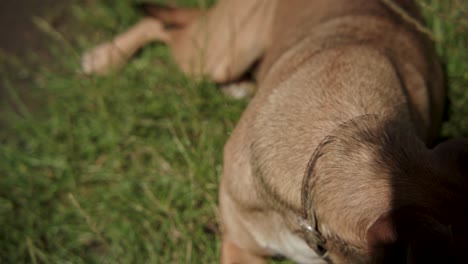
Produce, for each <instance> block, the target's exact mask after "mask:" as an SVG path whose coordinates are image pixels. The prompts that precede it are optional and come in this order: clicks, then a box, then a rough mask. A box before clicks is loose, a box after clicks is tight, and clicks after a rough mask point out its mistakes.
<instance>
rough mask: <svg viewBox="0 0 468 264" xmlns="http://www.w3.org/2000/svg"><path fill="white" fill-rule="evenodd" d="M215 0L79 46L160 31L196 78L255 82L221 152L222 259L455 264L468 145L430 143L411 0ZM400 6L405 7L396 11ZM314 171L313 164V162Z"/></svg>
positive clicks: (157, 36) (435, 77)
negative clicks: (249, 77) (253, 70)
mask: <svg viewBox="0 0 468 264" xmlns="http://www.w3.org/2000/svg"><path fill="white" fill-rule="evenodd" d="M393 3H394V4H395V5H397V6H399V8H401V10H403V11H404V14H406V15H409V16H411V17H412V18H411V20H408V18H407V17H406V18H404V17H405V16H404V15H402V14H401V12H400V13H399V12H396V11H395V9H392V8H389V6H388V5H386V4H384V3H383V2H382V1H379V0H352V1H349V0H314V1H311V0H287V1H286V0H220V2H219V3H218V4H217V5H216V6H215V7H213V8H212V9H209V10H208V11H206V12H205V11H201V10H194V9H176V8H164V7H147V10H148V12H149V13H150V14H151V15H152V17H147V18H145V19H143V21H142V22H140V23H139V24H137V25H136V26H135V27H133V28H132V29H130V30H129V31H127V32H126V33H124V34H122V35H120V36H118V37H117V38H116V39H115V40H114V41H113V42H110V43H107V44H102V45H100V46H98V47H97V48H96V49H94V50H92V51H91V52H89V53H86V54H85V56H84V58H83V68H84V70H85V71H86V72H89V73H105V72H107V71H108V70H109V69H111V68H112V67H115V66H116V65H121V64H123V62H124V61H125V60H126V59H127V58H128V57H130V56H131V55H132V54H133V53H134V52H135V51H136V50H137V49H138V48H140V47H141V46H143V45H144V44H146V43H148V42H150V41H155V40H159V41H164V42H165V43H167V44H169V45H170V47H171V49H172V52H173V55H174V58H175V60H176V62H177V63H178V64H179V65H180V67H181V69H182V70H183V71H184V72H186V73H187V74H190V75H193V76H200V75H207V76H208V77H209V78H211V79H212V80H214V81H215V82H219V83H225V82H230V81H234V80H236V79H238V78H239V77H241V76H242V74H244V73H245V71H247V70H248V69H249V67H251V65H252V64H253V63H254V62H255V61H259V60H260V63H259V70H258V75H257V82H258V86H259V88H258V91H257V93H256V95H255V97H254V98H253V99H252V101H251V102H250V104H249V106H248V108H247V109H246V110H245V112H244V114H243V116H242V118H241V120H240V121H239V123H238V125H237V127H236V129H235V130H234V132H233V133H232V135H231V137H230V139H229V141H228V142H227V144H226V146H225V151H224V173H223V177H222V179H221V187H220V197H219V199H220V209H221V215H222V233H223V246H222V257H221V258H222V262H223V263H265V259H266V257H268V256H273V255H283V256H286V257H288V258H291V259H293V260H294V261H296V262H299V263H323V262H325V261H332V262H335V263H451V262H452V263H453V262H462V260H464V259H465V258H464V254H465V253H464V252H467V249H468V242H465V240H466V239H465V237H464V236H465V235H467V234H468V232H467V230H466V229H467V228H466V227H465V226H466V221H467V220H468V210H467V209H468V201H467V197H468V196H467V195H465V192H466V191H467V190H468V181H467V179H468V178H467V174H468V166H467V165H466V164H467V163H466V162H464V161H467V160H468V142H467V141H463V140H455V141H449V142H446V143H444V144H441V145H440V146H438V147H437V148H436V149H434V150H429V149H428V148H427V147H426V146H427V145H428V144H430V143H431V142H432V140H433V139H434V138H435V137H436V135H437V130H438V127H439V125H440V122H441V118H442V111H443V102H444V98H445V91H444V88H443V78H442V74H441V69H440V66H439V64H438V62H437V60H436V55H435V53H434V51H433V48H432V44H431V43H430V41H429V40H428V38H427V37H426V36H425V35H424V34H422V33H421V32H420V31H419V30H418V29H417V27H418V26H417V25H418V23H420V22H415V21H421V16H420V14H419V12H418V10H417V6H416V4H415V3H414V2H413V1H411V0H394V1H393ZM401 10H400V11H401ZM304 171H305V173H304Z"/></svg>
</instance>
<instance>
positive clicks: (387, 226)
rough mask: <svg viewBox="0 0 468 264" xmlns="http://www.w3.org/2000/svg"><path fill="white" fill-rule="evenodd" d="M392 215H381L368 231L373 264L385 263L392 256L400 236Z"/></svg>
mask: <svg viewBox="0 0 468 264" xmlns="http://www.w3.org/2000/svg"><path fill="white" fill-rule="evenodd" d="M397 235H398V234H397V230H396V228H395V224H394V222H393V219H392V217H391V215H390V213H387V214H383V215H381V216H380V217H379V218H378V219H377V220H376V221H375V222H374V223H373V224H372V225H371V227H370V228H369V229H368V230H367V246H368V250H369V253H370V255H371V257H372V260H373V261H372V262H373V263H384V261H385V260H387V259H388V255H389V254H392V252H393V251H395V250H393V249H392V248H394V247H395V246H396V244H397V240H398V236H397Z"/></svg>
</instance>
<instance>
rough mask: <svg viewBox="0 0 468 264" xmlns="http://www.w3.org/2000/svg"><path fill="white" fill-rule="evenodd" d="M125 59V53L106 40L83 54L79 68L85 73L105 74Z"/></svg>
mask: <svg viewBox="0 0 468 264" xmlns="http://www.w3.org/2000/svg"><path fill="white" fill-rule="evenodd" d="M125 61H126V56H125V54H123V52H122V51H121V50H120V49H119V48H118V47H117V46H116V45H115V44H114V43H113V42H106V43H102V44H100V45H98V46H96V47H95V48H93V49H91V50H89V51H87V52H85V53H84V54H83V56H82V58H81V68H82V70H83V72H84V73H86V74H105V73H108V72H109V71H110V70H112V69H114V68H116V67H118V66H121V65H122V64H124V62H125Z"/></svg>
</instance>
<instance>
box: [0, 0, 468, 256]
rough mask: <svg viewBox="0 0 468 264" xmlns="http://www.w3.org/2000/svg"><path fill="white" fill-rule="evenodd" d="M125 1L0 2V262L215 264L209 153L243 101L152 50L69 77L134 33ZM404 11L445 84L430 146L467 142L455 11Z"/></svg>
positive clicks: (216, 168) (466, 95) (466, 70)
mask: <svg viewBox="0 0 468 264" xmlns="http://www.w3.org/2000/svg"><path fill="white" fill-rule="evenodd" d="M154 2H159V3H171V4H177V5H185V6H201V7H206V6H210V5H211V4H213V2H214V1H203V0H172V1H163V0H161V1H156V0H155V1H154ZM136 3H137V1H132V0H119V1H114V0H16V1H12V0H2V1H0V263H216V262H217V259H218V254H219V227H218V224H217V223H218V222H217V214H218V212H217V210H218V209H217V190H218V189H217V188H218V179H219V176H220V175H221V171H222V156H221V155H222V154H221V153H222V148H223V145H224V142H225V141H226V139H227V138H228V137H229V134H230V132H231V131H232V129H233V128H234V126H235V124H236V122H237V120H238V118H239V116H240V114H241V113H242V110H243V109H244V108H245V106H246V104H247V101H246V100H233V99H229V98H226V97H224V96H223V95H222V94H221V93H220V92H219V91H218V90H217V88H216V86H215V85H214V84H212V83H210V82H194V81H193V80H190V79H188V78H186V77H185V76H184V75H183V74H182V73H180V71H179V70H178V68H177V67H176V66H175V65H174V63H173V61H172V59H171V57H170V55H169V51H168V49H167V48H166V47H165V46H163V45H160V44H157V43H156V44H152V45H149V46H148V47H145V48H144V49H143V50H141V51H140V52H139V53H138V54H137V56H136V57H135V58H133V59H132V60H131V61H130V62H129V64H128V65H126V66H125V67H124V68H122V69H119V70H117V71H115V72H112V73H110V74H109V75H106V76H99V77H93V76H86V75H85V74H83V73H82V72H81V70H80V56H81V54H82V52H83V51H84V50H86V49H89V48H91V47H93V46H94V45H96V44H98V43H99V42H102V41H105V40H108V39H110V38H111V37H112V36H114V35H115V34H117V33H118V32H122V31H123V30H125V29H126V28H128V27H129V26H130V25H132V24H133V23H135V22H136V21H137V20H138V19H139V17H141V14H140V13H139V12H138V11H137V10H136V9H135V4H136ZM418 3H419V4H420V6H421V9H422V11H423V13H424V15H425V17H426V21H427V28H428V29H429V30H430V32H431V34H432V36H433V38H434V41H435V46H436V48H437V51H438V54H439V56H440V58H441V61H442V63H443V65H444V68H445V71H446V77H447V87H448V91H449V94H448V100H449V102H450V104H449V106H448V109H447V118H446V120H445V122H444V124H443V127H442V129H441V133H440V139H439V140H443V139H446V138H453V137H468V89H467V87H468V50H467V49H468V1H466V0H418Z"/></svg>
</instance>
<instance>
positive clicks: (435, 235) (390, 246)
mask: <svg viewBox="0 0 468 264" xmlns="http://www.w3.org/2000/svg"><path fill="white" fill-rule="evenodd" d="M367 243H368V248H369V253H370V255H371V258H372V263H453V259H452V258H453V257H454V253H453V237H452V234H451V229H450V227H449V226H445V225H443V224H441V223H440V222H438V221H437V220H436V219H434V218H433V217H431V216H429V215H427V214H425V213H423V212H421V211H419V210H418V209H414V208H401V209H398V210H395V211H392V212H391V213H388V214H385V215H383V216H381V217H380V218H378V219H377V220H376V221H375V223H374V224H372V225H371V227H370V228H369V229H368V231H367Z"/></svg>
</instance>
